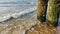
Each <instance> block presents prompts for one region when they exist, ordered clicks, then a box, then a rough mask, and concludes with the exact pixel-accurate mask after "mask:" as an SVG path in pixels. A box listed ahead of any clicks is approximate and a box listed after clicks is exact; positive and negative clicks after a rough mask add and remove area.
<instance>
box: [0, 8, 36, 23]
mask: <svg viewBox="0 0 60 34" xmlns="http://www.w3.org/2000/svg"><path fill="white" fill-rule="evenodd" d="M35 11H36V7H34V8H29V9H26V10H24V11H20V12H18V11H17V12H18V13H13V14H9V15H7V16H3V17H0V22H3V21H8V20H10V19H14V18H22V17H24V16H27V15H28V14H31V13H34V12H35Z"/></svg>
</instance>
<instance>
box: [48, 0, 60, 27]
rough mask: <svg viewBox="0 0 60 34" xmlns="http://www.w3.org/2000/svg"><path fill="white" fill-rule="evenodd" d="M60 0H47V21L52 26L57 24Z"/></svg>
mask: <svg viewBox="0 0 60 34" xmlns="http://www.w3.org/2000/svg"><path fill="white" fill-rule="evenodd" d="M59 6H60V0H49V7H48V8H49V9H48V22H49V23H50V24H52V25H53V26H57V21H58V17H59V13H58V12H59V11H60V8H59Z"/></svg>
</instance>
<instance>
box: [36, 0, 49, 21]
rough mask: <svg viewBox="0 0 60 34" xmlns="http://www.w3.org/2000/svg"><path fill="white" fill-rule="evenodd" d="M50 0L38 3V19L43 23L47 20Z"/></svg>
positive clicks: (42, 0) (41, 0)
mask: <svg viewBox="0 0 60 34" xmlns="http://www.w3.org/2000/svg"><path fill="white" fill-rule="evenodd" d="M47 5H48V0H38V2H37V19H38V20H39V21H41V22H43V21H45V20H46V11H47Z"/></svg>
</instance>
